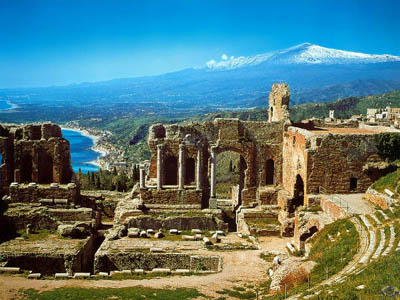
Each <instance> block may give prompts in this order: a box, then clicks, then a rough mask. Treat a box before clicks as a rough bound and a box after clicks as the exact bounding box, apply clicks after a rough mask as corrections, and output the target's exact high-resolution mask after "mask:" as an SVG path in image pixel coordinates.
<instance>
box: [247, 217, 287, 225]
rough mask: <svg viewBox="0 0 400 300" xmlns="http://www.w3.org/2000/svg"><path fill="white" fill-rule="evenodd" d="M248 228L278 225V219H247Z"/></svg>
mask: <svg viewBox="0 0 400 300" xmlns="http://www.w3.org/2000/svg"><path fill="white" fill-rule="evenodd" d="M246 223H247V225H248V226H254V227H264V226H267V225H280V223H279V220H278V218H259V219H247V220H246Z"/></svg>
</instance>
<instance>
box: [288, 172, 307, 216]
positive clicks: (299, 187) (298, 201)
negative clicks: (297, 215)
mask: <svg viewBox="0 0 400 300" xmlns="http://www.w3.org/2000/svg"><path fill="white" fill-rule="evenodd" d="M303 205H304V182H303V178H301V176H300V175H297V176H296V183H295V185H294V196H293V200H292V204H291V207H290V208H289V212H291V213H293V212H294V211H295V210H296V209H297V208H298V207H299V206H303Z"/></svg>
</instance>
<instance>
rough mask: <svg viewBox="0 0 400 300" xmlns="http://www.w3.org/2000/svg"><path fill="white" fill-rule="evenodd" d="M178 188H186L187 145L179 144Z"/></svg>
mask: <svg viewBox="0 0 400 300" xmlns="http://www.w3.org/2000/svg"><path fill="white" fill-rule="evenodd" d="M178 188H179V189H180V190H183V189H184V188H185V146H184V145H183V144H180V145H179V167H178Z"/></svg>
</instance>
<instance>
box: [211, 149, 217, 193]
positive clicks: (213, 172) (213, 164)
mask: <svg viewBox="0 0 400 300" xmlns="http://www.w3.org/2000/svg"><path fill="white" fill-rule="evenodd" d="M216 148H217V147H216V146H212V147H211V178H210V183H211V189H210V197H211V198H215V197H216V196H217V194H216V184H217V181H216V175H217V170H216V168H217V152H216V150H217V149H216Z"/></svg>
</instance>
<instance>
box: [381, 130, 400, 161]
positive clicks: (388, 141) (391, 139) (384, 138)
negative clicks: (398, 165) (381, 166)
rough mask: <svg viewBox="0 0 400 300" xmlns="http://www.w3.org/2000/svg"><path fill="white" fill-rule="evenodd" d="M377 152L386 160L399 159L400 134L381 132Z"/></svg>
mask: <svg viewBox="0 0 400 300" xmlns="http://www.w3.org/2000/svg"><path fill="white" fill-rule="evenodd" d="M377 148H378V154H379V155H380V156H381V157H382V158H384V159H386V160H387V161H395V160H397V159H400V151H399V149H400V136H399V134H398V133H391V132H386V133H381V134H379V137H378V144H377Z"/></svg>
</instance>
